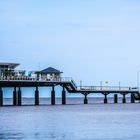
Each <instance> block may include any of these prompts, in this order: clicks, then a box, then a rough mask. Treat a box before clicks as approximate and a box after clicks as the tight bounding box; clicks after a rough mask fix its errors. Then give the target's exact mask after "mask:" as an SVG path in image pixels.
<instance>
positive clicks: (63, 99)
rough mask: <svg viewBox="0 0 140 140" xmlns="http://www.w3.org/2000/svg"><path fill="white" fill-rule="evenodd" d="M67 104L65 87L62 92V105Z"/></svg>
mask: <svg viewBox="0 0 140 140" xmlns="http://www.w3.org/2000/svg"><path fill="white" fill-rule="evenodd" d="M65 104H66V91H65V87H64V86H63V90H62V105H65Z"/></svg>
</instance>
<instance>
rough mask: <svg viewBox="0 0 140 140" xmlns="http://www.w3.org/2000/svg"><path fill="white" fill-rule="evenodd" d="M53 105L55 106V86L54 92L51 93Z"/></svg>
mask: <svg viewBox="0 0 140 140" xmlns="http://www.w3.org/2000/svg"><path fill="white" fill-rule="evenodd" d="M51 104H52V105H55V90H54V86H52V91H51Z"/></svg>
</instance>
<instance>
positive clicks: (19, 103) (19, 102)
mask: <svg viewBox="0 0 140 140" xmlns="http://www.w3.org/2000/svg"><path fill="white" fill-rule="evenodd" d="M21 100H22V97H21V89H20V87H19V88H18V106H21Z"/></svg>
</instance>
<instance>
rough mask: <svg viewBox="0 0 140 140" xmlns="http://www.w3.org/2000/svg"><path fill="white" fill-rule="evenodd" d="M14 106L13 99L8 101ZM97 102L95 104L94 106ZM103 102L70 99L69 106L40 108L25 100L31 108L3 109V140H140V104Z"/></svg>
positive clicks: (0, 112) (43, 105)
mask: <svg viewBox="0 0 140 140" xmlns="http://www.w3.org/2000/svg"><path fill="white" fill-rule="evenodd" d="M4 102H5V104H7V105H8V104H11V103H12V100H11V99H5V100H4ZM93 102H94V104H93ZM102 102H103V99H101V98H100V99H99V98H95V99H90V104H88V105H84V104H83V99H82V98H76V99H73V98H69V99H67V103H68V105H60V103H61V100H60V99H57V105H55V106H51V105H49V104H50V100H49V99H45V98H42V99H41V100H40V103H41V105H40V106H33V105H32V104H33V103H34V100H33V99H26V98H24V100H23V104H28V106H26V105H24V106H20V107H14V106H4V107H0V140H140V104H139V103H135V104H130V103H127V104H121V103H119V104H113V103H111V102H112V100H110V103H109V104H103V103H102Z"/></svg>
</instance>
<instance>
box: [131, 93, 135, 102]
mask: <svg viewBox="0 0 140 140" xmlns="http://www.w3.org/2000/svg"><path fill="white" fill-rule="evenodd" d="M131 103H135V97H134V94H133V93H131Z"/></svg>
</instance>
